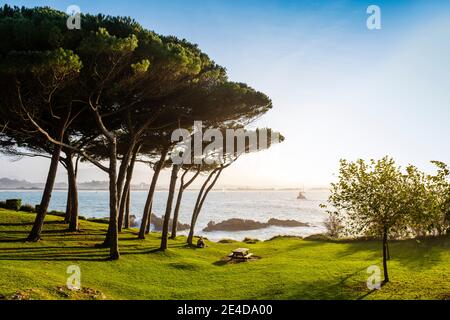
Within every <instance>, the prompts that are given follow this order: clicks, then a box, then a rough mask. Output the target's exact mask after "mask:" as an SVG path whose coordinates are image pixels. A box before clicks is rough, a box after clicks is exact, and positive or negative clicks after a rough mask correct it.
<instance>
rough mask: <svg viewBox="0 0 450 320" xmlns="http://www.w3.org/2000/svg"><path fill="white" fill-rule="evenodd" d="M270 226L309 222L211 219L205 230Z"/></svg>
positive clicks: (298, 224)
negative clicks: (216, 220) (219, 220)
mask: <svg viewBox="0 0 450 320" xmlns="http://www.w3.org/2000/svg"><path fill="white" fill-rule="evenodd" d="M270 226H277V227H308V226H309V224H308V223H304V222H300V221H297V220H280V219H275V218H272V219H270V220H269V221H267V222H259V221H255V220H245V219H237V218H233V219H228V220H225V221H222V222H218V223H215V222H214V221H210V222H209V223H208V225H207V226H206V228H204V229H203V231H205V232H211V231H246V230H257V229H264V228H268V227H270Z"/></svg>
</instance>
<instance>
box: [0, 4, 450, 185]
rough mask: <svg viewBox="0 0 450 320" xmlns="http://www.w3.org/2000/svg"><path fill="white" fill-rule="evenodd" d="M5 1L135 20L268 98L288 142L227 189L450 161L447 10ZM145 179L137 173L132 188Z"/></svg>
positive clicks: (226, 178)
mask: <svg viewBox="0 0 450 320" xmlns="http://www.w3.org/2000/svg"><path fill="white" fill-rule="evenodd" d="M6 3H8V4H11V5H26V6H28V7H32V6H43V5H47V6H50V7H53V8H56V9H60V10H63V11H65V10H66V8H67V7H68V6H69V5H72V4H75V5H78V6H79V7H80V8H81V10H82V12H89V13H104V14H110V15H122V16H131V17H133V18H135V19H136V20H137V21H138V22H139V23H141V24H142V25H143V26H144V27H146V28H149V29H152V30H154V31H156V32H158V33H161V34H166V35H167V34H172V35H175V36H177V37H180V38H186V39H188V40H189V41H191V42H194V43H197V44H199V46H200V48H201V49H202V50H203V51H205V52H206V53H208V54H209V55H210V56H211V57H212V58H213V59H214V60H215V61H216V62H217V63H219V64H221V65H223V66H225V67H226V68H227V70H228V73H229V75H230V78H231V79H232V80H235V81H242V82H246V83H248V84H249V85H251V86H253V87H254V88H256V89H258V90H261V91H263V92H265V93H267V94H268V95H269V96H270V97H271V98H272V100H273V102H274V108H273V110H272V111H270V112H269V113H268V114H267V115H265V116H264V117H263V118H262V119H261V120H260V121H259V122H258V123H257V124H258V125H261V126H270V127H272V128H274V129H277V130H280V131H281V132H282V133H283V135H284V136H285V137H286V141H285V142H284V143H283V144H281V145H278V146H276V147H274V148H273V149H271V150H268V151H264V152H260V153H259V154H254V155H248V156H246V157H242V158H241V159H239V162H238V163H235V164H234V165H233V166H232V167H230V168H228V169H227V170H226V171H225V172H224V173H223V175H222V177H221V184H222V185H241V186H244V185H245V186H264V187H268V186H277V187H279V186H290V187H296V186H300V187H302V186H306V187H308V186H324V185H327V184H328V183H329V182H330V181H331V180H332V179H333V173H336V172H337V170H338V162H339V159H340V158H347V159H352V160H354V159H356V158H365V159H370V158H379V157H382V156H383V155H386V154H388V155H391V156H393V157H394V158H395V159H396V160H397V161H398V162H399V164H402V165H406V164H408V163H413V164H416V165H418V166H419V167H421V168H423V169H424V170H430V169H431V166H430V165H429V164H428V162H429V160H441V161H444V162H447V163H450V148H449V147H448V145H449V141H450V125H449V122H450V121H449V120H450V85H449V84H450V1H413V0H410V1H395V2H394V1H375V0H371V1H283V0H278V1H262V0H258V1H256V0H255V1H254V0H245V1H244V0H241V1H238V0H231V1H230V0H228V1H225V0H222V1H217V0H203V1H200V0H189V1H184V0H176V1H159V0H158V1H153V0H151V1H133V0H128V1H111V0H108V1H77V0H70V1H65V0H63V1H7V2H6ZM371 4H375V5H378V6H379V7H380V8H381V18H382V21H381V23H382V29H381V30H372V31H370V30H368V29H367V27H366V19H367V17H368V16H369V15H368V14H367V13H366V9H367V7H368V6H369V5H371ZM46 172H47V162H46V161H45V160H36V159H23V160H20V161H18V162H11V161H10V160H9V159H6V158H4V157H3V158H0V177H10V178H20V179H27V180H30V181H43V180H44V179H45V176H46ZM106 178H107V177H106V176H105V175H104V174H103V173H101V172H100V171H99V170H97V169H96V168H94V167H92V166H83V167H82V169H81V171H80V173H79V180H80V181H88V180H92V179H97V180H106ZM149 178H150V171H149V169H148V168H146V167H144V166H139V167H138V168H137V171H136V175H135V182H144V181H148V180H149ZM166 178H167V174H166V175H165V176H163V178H162V179H166ZM166 180H167V179H166ZM58 181H65V173H64V170H60V172H59V175H58ZM163 181H165V180H163Z"/></svg>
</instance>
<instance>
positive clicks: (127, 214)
mask: <svg viewBox="0 0 450 320" xmlns="http://www.w3.org/2000/svg"><path fill="white" fill-rule="evenodd" d="M126 197H127V201H126V203H125V225H124V228H125V229H128V228H130V202H131V189H128V194H127V195H126Z"/></svg>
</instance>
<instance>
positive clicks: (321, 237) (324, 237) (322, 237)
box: [304, 233, 333, 241]
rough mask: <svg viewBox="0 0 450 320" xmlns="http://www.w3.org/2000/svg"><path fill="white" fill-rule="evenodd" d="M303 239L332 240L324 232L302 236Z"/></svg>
mask: <svg viewBox="0 0 450 320" xmlns="http://www.w3.org/2000/svg"><path fill="white" fill-rule="evenodd" d="M304 240H310V241H330V240H333V238H332V237H330V236H329V235H327V234H324V233H318V234H312V235H310V236H307V237H306V238H304Z"/></svg>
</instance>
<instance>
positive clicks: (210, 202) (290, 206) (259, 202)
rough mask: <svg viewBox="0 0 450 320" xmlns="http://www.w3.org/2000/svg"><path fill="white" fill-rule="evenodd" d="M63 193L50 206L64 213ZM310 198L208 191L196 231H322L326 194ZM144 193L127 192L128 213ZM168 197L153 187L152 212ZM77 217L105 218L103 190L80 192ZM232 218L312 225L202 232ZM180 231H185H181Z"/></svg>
mask: <svg viewBox="0 0 450 320" xmlns="http://www.w3.org/2000/svg"><path fill="white" fill-rule="evenodd" d="M41 195H42V191H23V190H18V191H0V200H5V199H9V198H20V199H22V203H24V204H25V203H28V204H33V205H34V204H37V203H39V202H40V197H41ZM66 196H67V194H66V191H54V192H53V195H52V199H51V203H50V210H59V211H64V210H65V208H66ZM305 196H306V197H307V199H308V200H298V199H297V192H295V191H212V192H211V193H210V194H209V195H208V198H207V199H206V201H205V204H204V207H203V210H202V212H201V213H200V216H199V218H198V221H197V226H196V234H199V235H204V236H206V237H208V239H210V240H213V241H217V240H220V239H224V238H229V239H236V240H242V239H243V238H245V237H251V238H257V239H261V240H265V239H269V238H271V237H273V236H276V235H297V236H307V235H310V234H314V233H320V232H323V231H324V226H323V221H324V219H325V216H326V214H325V212H324V210H323V209H321V208H320V207H319V205H320V204H321V203H325V200H326V199H327V196H328V193H327V192H323V191H311V192H305ZM146 197H147V192H146V191H133V192H132V194H131V213H132V214H134V215H136V217H137V218H138V219H140V217H141V216H142V211H143V208H144V204H145V200H146ZM196 197H197V191H194V190H193V191H186V192H185V193H184V195H183V203H182V206H181V210H180V221H181V222H183V223H190V218H191V214H192V210H193V207H194V204H195V200H196ZM166 201H167V191H157V192H156V194H155V199H154V205H153V212H154V213H155V214H156V215H157V216H162V215H163V214H164V209H165V205H166ZM79 207H80V208H79V209H80V215H83V216H86V217H97V218H98V217H107V216H108V210H109V209H108V192H107V191H80V192H79ZM231 218H241V219H252V220H257V221H261V222H267V220H269V219H270V218H277V219H295V220H298V221H301V222H307V223H309V224H310V225H311V226H310V227H295V228H284V227H273V226H272V227H269V228H265V229H260V230H251V231H239V232H225V231H216V232H203V231H201V230H202V229H203V228H204V227H205V226H206V225H207V224H208V222H209V221H211V220H212V221H215V222H220V221H223V220H227V219H231ZM180 234H186V233H183V232H180Z"/></svg>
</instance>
